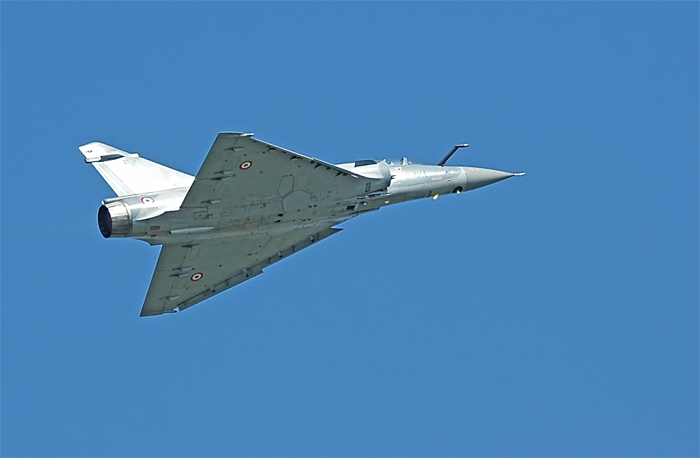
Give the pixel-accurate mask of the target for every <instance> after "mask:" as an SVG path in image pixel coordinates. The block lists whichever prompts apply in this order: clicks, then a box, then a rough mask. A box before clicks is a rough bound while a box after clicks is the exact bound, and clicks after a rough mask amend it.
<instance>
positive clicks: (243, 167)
mask: <svg viewBox="0 0 700 458" xmlns="http://www.w3.org/2000/svg"><path fill="white" fill-rule="evenodd" d="M252 166H253V162H252V161H243V162H241V165H239V166H238V168H239V169H241V170H248V169H249V168H251V167H252Z"/></svg>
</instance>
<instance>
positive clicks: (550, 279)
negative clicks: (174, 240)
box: [0, 2, 700, 456]
mask: <svg viewBox="0 0 700 458" xmlns="http://www.w3.org/2000/svg"><path fill="white" fill-rule="evenodd" d="M0 11H1V14H2V16H1V20H2V22H1V26H2V28H1V39H2V47H1V51H2V52H1V65H2V67H1V70H2V71H1V75H0V76H1V80H0V83H1V91H2V93H1V95H2V99H1V100H2V101H1V104H0V108H1V121H2V124H1V132H0V133H1V147H2V163H1V164H2V307H1V319H2V321H1V330H2V337H1V339H2V340H1V343H2V349H1V351H2V353H1V356H2V362H1V370H2V372H1V382H2V383H1V401H2V402H1V412H0V413H1V430H0V431H1V439H2V441H1V445H0V447H1V448H0V453H2V455H4V456H238V455H248V456H250V455H256V456H299V455H304V456H320V455H323V456H359V455H363V456H426V455H429V456H562V455H566V456H697V455H698V445H699V443H698V430H699V427H700V425H699V421H698V405H699V397H698V385H699V380H698V360H699V352H698V337H699V336H698V323H699V314H698V278H699V274H700V272H699V269H698V253H699V249H698V248H699V246H698V243H699V242H698V219H699V218H698V217H699V215H698V213H699V210H698V208H699V202H698V149H699V148H698V147H699V144H698V137H699V129H698V124H699V119H698V96H699V94H698V87H699V79H698V68H699V60H698V55H699V50H698V43H699V34H698V16H699V11H698V3H697V2H591V3H588V2H585V3H584V2H519V3H510V2H496V3H485V2H449V3H315V2H305V3H272V2H270V3H238V2H236V3H229V2H215V3H185V2H178V3H170V2H154V3H148V2H133V3H132V2H128V3H122V2H70V3H43V2H3V3H2V5H1V10H0ZM231 130H235V131H247V132H255V134H256V136H257V137H258V138H260V139H262V140H266V141H269V142H272V143H276V144H279V145H281V146H284V147H286V148H289V149H292V150H295V151H298V152H300V153H302V154H307V155H311V156H315V157H319V158H321V159H325V160H328V161H331V162H343V161H350V160H355V159H364V158H382V157H387V156H408V157H410V158H411V159H413V160H414V161H418V162H426V163H435V162H437V161H438V160H439V159H440V158H441V157H442V156H443V155H444V154H445V153H446V152H447V150H449V148H450V147H451V146H452V145H454V144H456V143H462V142H468V143H470V144H471V147H470V148H469V149H468V150H466V151H460V152H459V153H457V156H455V158H454V159H453V160H452V162H453V163H454V164H459V163H461V164H464V165H474V166H482V167H490V168H497V169H503V170H509V171H526V172H527V176H525V177H523V178H517V179H515V178H514V179H510V180H508V181H505V182H503V183H498V184H496V185H493V186H490V187H487V188H483V189H480V190H477V191H474V192H469V193H463V194H462V195H460V196H445V197H444V198H440V199H438V200H437V201H435V202H433V201H431V200H426V201H419V202H413V203H408V204H404V205H399V206H395V207H389V208H384V209H382V210H381V211H379V212H376V213H373V214H370V215H367V216H364V217H361V218H357V219H355V220H353V221H350V222H348V223H346V224H344V226H343V227H344V228H345V231H343V233H341V234H340V235H338V236H336V237H332V238H330V239H328V240H326V241H324V242H323V243H321V244H319V245H317V246H315V247H312V248H309V249H308V250H305V251H304V252H302V253H299V254H297V255H296V256H294V257H292V258H291V259H288V260H286V261H285V262H282V263H279V264H276V265H275V266H272V267H271V268H269V269H268V270H267V271H266V272H265V274H264V275H262V276H260V277H257V278H255V279H253V280H251V281H249V282H247V283H245V284H243V285H240V286H238V287H236V288H234V289H232V290H230V291H228V292H226V293H224V294H221V295H219V296H217V297H215V298H213V299H210V300H209V301H207V302H205V303H202V304H200V305H197V306H196V307H193V308H192V309H190V310H187V311H186V312H183V313H180V314H176V315H172V316H161V317H155V318H139V317H138V314H139V310H140V308H141V304H142V301H143V298H144V295H145V293H146V289H147V286H148V283H149V281H150V277H151V274H152V271H153V267H154V265H155V261H156V259H157V256H158V249H157V248H152V247H149V246H147V245H146V244H144V243H140V242H136V241H131V240H113V239H110V240H104V239H103V238H102V237H101V236H100V234H99V231H98V228H97V224H96V213H97V208H98V206H99V203H100V200H101V199H102V198H106V197H111V196H112V195H113V194H112V191H111V190H110V189H109V187H108V186H107V184H106V183H105V182H104V181H103V180H102V179H101V177H100V176H99V175H98V174H97V173H96V171H95V170H93V168H92V167H90V166H88V165H86V164H84V163H83V158H82V155H81V154H80V152H79V151H78V146H79V145H82V144H85V143H87V142H90V141H102V142H105V143H108V144H111V145H114V146H116V147H118V148H121V149H124V150H127V151H136V152H139V153H140V154H141V155H142V156H145V157H147V158H149V159H151V160H154V161H157V162H160V163H163V164H165V165H168V166H171V167H174V168H177V169H179V170H182V171H185V172H188V173H191V174H195V173H196V171H197V169H198V168H199V166H200V164H201V162H202V161H203V159H204V157H205V155H206V153H207V151H208V149H209V147H210V145H211V143H212V141H213V139H214V137H215V136H216V133H217V132H219V131H231Z"/></svg>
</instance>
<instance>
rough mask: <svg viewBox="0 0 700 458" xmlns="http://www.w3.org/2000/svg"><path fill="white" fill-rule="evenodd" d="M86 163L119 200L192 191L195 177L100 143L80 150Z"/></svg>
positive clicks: (94, 143)
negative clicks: (136, 195) (184, 189)
mask: <svg viewBox="0 0 700 458" xmlns="http://www.w3.org/2000/svg"><path fill="white" fill-rule="evenodd" d="M80 152H81V153H83V155H84V156H85V162H86V163H88V164H92V165H94V166H95V168H96V169H97V171H98V172H99V174H100V175H102V178H104V179H105V181H106V182H107V184H109V186H110V187H111V188H112V189H114V192H116V193H117V195H118V196H128V195H131V194H145V193H149V192H154V191H163V190H166V189H174V188H189V187H190V186H192V182H193V181H194V177H193V176H191V175H188V174H186V173H182V172H178V171H177V170H174V169H171V168H168V167H165V166H164V165H160V164H156V163H155V162H152V161H149V160H148V159H143V158H142V157H139V155H138V154H135V153H134V154H130V153H127V152H125V151H122V150H119V149H117V148H114V147H112V146H109V145H105V144H104V143H100V142H93V143H88V144H87V145H83V146H81V147H80Z"/></svg>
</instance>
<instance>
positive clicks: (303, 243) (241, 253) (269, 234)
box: [80, 132, 522, 316]
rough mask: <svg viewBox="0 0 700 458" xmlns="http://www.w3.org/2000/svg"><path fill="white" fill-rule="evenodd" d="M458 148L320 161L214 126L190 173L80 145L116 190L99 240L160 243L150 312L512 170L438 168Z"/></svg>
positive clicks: (188, 301)
mask: <svg viewBox="0 0 700 458" xmlns="http://www.w3.org/2000/svg"><path fill="white" fill-rule="evenodd" d="M465 146H468V145H457V146H455V147H454V148H452V150H451V151H450V152H449V153H448V154H447V155H446V156H445V157H444V158H443V159H442V160H441V161H440V162H439V163H438V164H437V165H425V164H414V163H411V161H409V160H407V159H405V158H403V159H400V160H390V159H384V160H379V161H375V160H358V161H355V162H350V163H344V164H330V163H328V162H325V161H322V160H319V159H315V158H312V157H307V156H303V155H301V154H298V153H295V152H292V151H289V150H286V149H284V148H280V147H279V146H275V145H271V144H269V143H266V142H263V141H260V140H257V139H255V138H253V134H244V133H235V132H224V133H220V134H219V135H218V136H217V137H216V140H215V141H214V144H213V145H212V147H211V150H210V151H209V154H208V155H207V157H206V159H205V160H204V163H203V164H202V167H201V168H200V169H199V172H198V173H197V175H196V176H194V177H193V176H191V175H188V174H186V173H182V172H178V171H177V170H173V169H171V168H168V167H165V166H163V165H160V164H156V163H155V162H152V161H149V160H147V159H143V158H141V157H139V155H138V154H135V153H127V152H124V151H121V150H118V149H116V148H113V147H111V146H108V145H105V144H104V143H99V142H94V143H89V144H87V145H84V146H81V147H80V151H81V152H82V153H83V155H84V156H85V162H87V163H89V164H92V165H94V166H95V168H96V169H97V171H98V172H99V173H100V175H102V177H103V178H104V179H105V180H106V181H107V183H108V184H109V185H110V186H111V187H112V189H113V190H114V191H115V192H116V194H117V196H118V197H112V198H108V199H105V200H103V201H102V206H100V208H99V211H98V213H97V221H98V225H99V228H100V232H101V233H102V235H103V236H104V237H105V238H110V237H130V238H134V239H138V240H143V241H145V242H148V243H149V244H151V245H163V247H162V249H161V252H160V256H159V258H158V262H157V264H156V268H155V272H154V273H153V278H152V279H151V284H150V286H149V288H148V293H147V294H146V299H145V301H144V304H143V307H142V309H141V316H151V315H160V314H162V313H170V312H176V311H182V310H184V309H186V308H188V307H191V306H193V305H195V304H197V303H198V302H201V301H203V300H205V299H207V298H209V297H212V296H214V295H215V294H219V293H220V292H222V291H224V290H226V289H228V288H231V287H232V286H236V285H238V284H239V283H242V282H244V281H246V280H249V279H250V278H253V277H255V276H256V275H259V274H261V273H262V272H263V269H264V268H266V267H267V266H269V265H271V264H274V263H275V262H277V261H280V260H282V259H284V258H286V257H288V256H290V255H292V254H294V253H296V252H298V251H300V250H303V249H304V248H306V247H308V246H311V245H312V244H315V243H317V242H319V241H321V240H323V239H324V238H326V237H328V236H331V235H333V234H336V233H338V232H339V231H340V230H341V229H340V228H337V227H334V226H336V225H337V224H340V223H342V222H343V221H346V220H348V219H350V218H354V217H355V216H358V215H361V214H363V213H367V212H370V211H373V210H378V209H379V208H381V207H384V206H386V205H392V204H397V203H400V202H406V201H409V200H414V199H421V198H426V197H432V198H434V199H437V197H438V196H439V195H441V194H459V193H461V192H464V191H470V190H473V189H476V188H480V187H483V186H486V185H489V184H492V183H496V182H498V181H501V180H504V179H506V178H509V177H512V176H516V175H522V173H509V172H502V171H499V170H491V169H483V168H476V167H450V166H446V165H445V163H446V161H447V160H448V159H449V158H450V156H452V154H454V152H455V151H456V150H457V149H458V148H460V147H465Z"/></svg>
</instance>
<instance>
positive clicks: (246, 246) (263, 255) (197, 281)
mask: <svg viewBox="0 0 700 458" xmlns="http://www.w3.org/2000/svg"><path fill="white" fill-rule="evenodd" d="M340 230H341V229H338V228H331V227H328V226H326V227H310V228H305V229H297V230H295V231H293V232H289V233H286V234H282V235H277V236H272V237H271V236H269V235H264V234H261V235H258V236H251V237H246V238H235V239H223V240H220V241H217V242H209V241H208V242H202V243H196V242H193V243H185V244H173V245H164V246H163V248H162V250H161V253H160V256H159V258H158V263H157V264H156V270H155V272H154V273H153V278H152V280H151V285H150V287H149V289H148V293H147V295H146V300H145V302H144V305H143V308H142V310H141V316H151V315H160V314H162V313H170V312H174V311H177V310H180V311H182V310H184V309H186V308H188V307H191V306H193V305H195V304H197V303H198V302H201V301H203V300H204V299H207V298H210V297H212V296H214V295H216V294H219V293H220V292H222V291H225V290H227V289H229V288H231V287H233V286H236V285H238V284H240V283H243V282H244V281H246V280H249V279H251V278H253V277H255V276H256V275H259V274H261V273H262V271H263V269H264V268H266V267H267V266H269V265H271V264H274V263H275V262H277V261H280V260H282V259H284V258H287V257H289V256H291V255H292V254H294V253H297V252H299V251H301V250H303V249H304V248H307V247H309V246H311V245H313V244H315V243H316V242H318V241H320V240H323V239H324V238H326V237H329V236H331V235H333V234H336V233H337V232H339V231H340ZM176 309H177V310H176Z"/></svg>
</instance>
